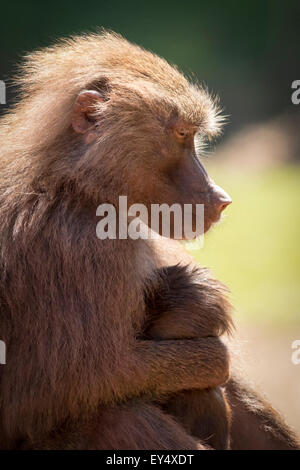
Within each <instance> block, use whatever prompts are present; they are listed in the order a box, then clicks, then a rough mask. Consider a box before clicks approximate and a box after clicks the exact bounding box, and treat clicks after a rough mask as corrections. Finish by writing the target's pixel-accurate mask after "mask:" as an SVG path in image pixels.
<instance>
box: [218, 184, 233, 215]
mask: <svg viewBox="0 0 300 470" xmlns="http://www.w3.org/2000/svg"><path fill="white" fill-rule="evenodd" d="M231 203H232V200H231V197H230V196H229V195H228V194H227V193H226V191H224V189H222V188H220V187H219V186H215V187H214V204H215V207H216V208H217V210H218V211H219V213H221V212H223V210H224V209H226V207H227V206H229V204H231Z"/></svg>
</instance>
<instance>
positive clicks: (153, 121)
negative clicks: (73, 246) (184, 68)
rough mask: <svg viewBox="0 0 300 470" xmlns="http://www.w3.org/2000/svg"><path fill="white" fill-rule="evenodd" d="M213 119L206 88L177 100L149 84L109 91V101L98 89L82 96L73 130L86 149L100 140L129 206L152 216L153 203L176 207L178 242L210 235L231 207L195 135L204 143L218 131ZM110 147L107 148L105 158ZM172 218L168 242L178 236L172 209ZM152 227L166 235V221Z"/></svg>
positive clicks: (101, 156) (101, 158) (184, 93)
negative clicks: (200, 211) (200, 217)
mask: <svg viewBox="0 0 300 470" xmlns="http://www.w3.org/2000/svg"><path fill="white" fill-rule="evenodd" d="M149 88H150V91H149ZM108 90H109V91H108ZM151 92H152V95H151ZM189 93H190V95H189ZM197 99H198V100H199V102H197ZM215 121H216V116H215V115H214V109H213V105H212V101H211V100H210V98H209V96H208V95H207V94H205V95H204V92H203V91H202V90H201V93H200V91H199V90H196V89H195V87H192V86H190V88H189V86H187V89H185V90H183V91H182V95H180V93H178V96H176V95H175V96H174V93H173V94H168V92H167V91H165V92H164V94H163V93H162V92H161V90H159V93H157V89H156V88H155V87H153V89H152V90H151V86H150V87H149V85H148V83H146V85H145V84H144V83H141V84H140V85H139V86H136V87H135V88H130V87H127V88H121V87H120V86H119V87H116V88H115V89H114V87H113V86H111V87H109V88H108V87H107V86H106V92H105V97H104V95H103V93H101V91H100V92H99V91H93V90H88V91H83V92H82V93H81V94H80V95H79V96H78V98H77V100H76V103H75V105H74V109H73V117H72V124H73V129H74V130H75V131H76V132H77V133H78V134H81V138H82V139H83V140H84V142H85V145H87V146H89V145H90V144H92V143H94V142H96V143H97V142H98V144H99V145H98V147H97V152H98V155H99V161H101V162H103V161H104V160H105V159H106V160H107V165H110V164H111V162H112V161H114V162H115V164H116V162H117V165H116V166H115V167H114V170H112V171H114V174H115V176H116V179H117V178H119V191H120V193H119V195H127V197H128V201H129V203H130V204H133V203H138V204H143V205H145V206H146V207H147V209H148V213H149V214H150V213H151V207H153V206H151V205H153V204H159V205H161V204H167V205H168V206H172V205H173V204H178V205H179V206H180V207H181V209H182V217H181V220H180V225H181V227H182V229H183V230H181V231H182V234H183V236H182V237H181V238H186V239H189V238H193V237H195V236H197V235H199V234H201V233H203V231H204V232H206V231H207V230H208V229H209V228H210V227H211V226H212V224H213V223H215V222H217V221H218V220H219V218H220V216H221V213H222V211H223V210H224V209H225V208H226V207H227V206H228V205H229V204H230V203H231V199H230V197H229V196H228V194H227V193H226V192H225V191H224V190H222V189H221V188H220V187H218V186H217V185H216V184H215V183H214V182H213V181H212V180H211V178H210V177H209V175H208V174H207V172H206V170H205V168H204V167H203V165H202V163H201V161H200V159H199V155H197V152H196V148H195V138H196V137H197V139H199V138H200V139H201V138H203V139H204V138H205V137H206V135H208V136H210V135H211V134H213V133H214V130H213V131H212V127H214V126H215V125H216V122H215ZM108 142H109V145H108ZM105 147H106V148H110V153H107V154H106V155H104V153H105V152H104V153H103V148H105ZM121 176H122V177H121ZM200 204H201V205H203V206H204V227H203V226H202V227H199V224H197V223H196V213H197V210H196V207H197V206H196V205H200ZM185 205H189V206H185ZM190 205H191V206H190ZM187 212H190V216H189V217H187V218H186V217H185V216H184V214H186V213H187ZM169 220H170V237H174V236H175V235H176V227H175V225H176V221H175V218H174V217H173V214H172V211H171V217H170V219H169ZM177 222H178V220H177ZM148 223H149V225H150V226H151V228H152V229H154V230H155V231H158V232H159V233H160V234H163V235H164V233H162V225H163V220H162V218H161V217H160V221H159V225H158V226H157V225H156V226H155V227H154V226H152V225H151V221H150V218H149V219H148ZM197 230H198V233H197ZM176 238H178V237H177V236H176Z"/></svg>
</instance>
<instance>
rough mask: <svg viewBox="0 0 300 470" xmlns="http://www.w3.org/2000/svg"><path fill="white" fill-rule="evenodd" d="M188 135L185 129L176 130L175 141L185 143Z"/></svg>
mask: <svg viewBox="0 0 300 470" xmlns="http://www.w3.org/2000/svg"><path fill="white" fill-rule="evenodd" d="M188 134H189V133H188V131H187V130H185V129H174V136H175V139H176V140H177V141H178V142H179V143H184V141H185V139H186V138H187V136H188Z"/></svg>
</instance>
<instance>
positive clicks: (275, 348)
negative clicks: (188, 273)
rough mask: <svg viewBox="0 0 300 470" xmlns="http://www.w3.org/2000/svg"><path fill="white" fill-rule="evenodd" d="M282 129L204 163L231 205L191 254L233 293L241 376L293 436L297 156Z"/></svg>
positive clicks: (299, 423) (298, 402)
mask: <svg viewBox="0 0 300 470" xmlns="http://www.w3.org/2000/svg"><path fill="white" fill-rule="evenodd" d="M284 122H286V118H284V119H283V121H282V123H283V125H280V119H279V120H275V121H274V122H272V123H268V124H266V125H263V126H256V127H251V128H248V129H245V130H243V131H242V132H240V133H239V134H238V135H235V136H233V137H232V138H231V139H230V140H229V141H228V142H227V143H225V144H224V145H223V146H221V147H220V150H218V152H217V154H216V156H211V157H208V158H207V159H205V161H204V164H205V166H206V168H208V170H209V173H210V175H211V176H212V177H213V179H214V180H215V181H216V182H217V183H218V184H219V185H220V186H222V187H223V188H224V189H226V191H227V192H228V193H229V194H230V195H231V197H232V200H233V204H232V205H231V206H230V207H229V208H227V210H226V214H225V217H224V220H223V222H222V223H221V224H219V225H217V226H216V227H215V228H214V229H213V230H212V232H211V233H209V234H207V235H206V237H205V242H204V247H203V248H202V249H201V250H199V251H191V254H192V255H193V256H195V258H196V259H197V261H198V262H199V263H200V264H201V265H204V266H209V267H210V268H211V269H212V270H213V271H214V273H215V274H216V276H217V277H218V278H219V279H220V280H222V281H223V282H225V283H226V284H227V285H228V286H229V288H230V289H231V291H232V301H233V304H234V306H235V310H236V311H235V322H236V323H237V325H238V328H237V337H238V338H240V341H239V345H238V347H237V351H238V353H237V354H236V356H237V358H238V360H239V362H241V365H240V368H241V370H242V372H243V374H246V375H247V376H248V378H249V379H250V381H251V382H252V383H253V384H254V385H255V387H256V388H258V389H259V390H260V391H261V392H264V393H265V394H266V396H267V397H268V398H269V399H270V401H271V403H272V404H273V405H274V406H275V407H276V408H278V409H279V411H281V412H282V413H283V415H284V416H285V417H286V419H287V421H288V423H290V424H291V425H293V426H294V427H295V429H297V431H298V433H299V435H300V364H299V365H294V364H293V363H292V362H291V353H292V349H291V343H292V342H293V341H294V340H295V339H300V289H299V287H300V249H299V240H300V165H298V164H297V163H296V162H297V160H298V161H299V156H300V152H299V146H298V143H297V139H298V133H297V132H296V130H295V129H294V130H292V129H293V126H292V125H290V126H289V125H287V127H286V130H284V125H285V124H284ZM252 155H253V157H252ZM272 157H274V158H272ZM235 342H236V340H235Z"/></svg>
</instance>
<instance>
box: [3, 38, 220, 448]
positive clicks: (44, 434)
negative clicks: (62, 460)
mask: <svg viewBox="0 0 300 470" xmlns="http://www.w3.org/2000/svg"><path fill="white" fill-rule="evenodd" d="M18 82H19V84H20V85H21V87H22V94H21V100H20V101H19V103H18V104H17V105H16V106H15V108H13V109H12V111H11V112H10V113H9V114H8V115H7V116H5V117H4V118H2V120H1V124H0V138H1V149H0V157H1V158H0V175H1V176H0V217H1V232H0V305H1V307H0V308H1V310H0V315H1V339H2V340H4V341H5V342H6V345H7V364H6V365H5V366H2V367H1V369H0V373H1V375H0V387H1V394H0V423H1V424H0V442H1V447H2V448H16V447H19V448H30V447H31V448H68V449H80V448H95V449H103V448H108V449H114V448H116V449H126V448H128V449H137V448H138V449H149V448H151V449H198V448H203V445H202V444H199V442H198V439H197V436H196V437H195V438H193V437H191V435H190V433H191V431H190V428H189V426H190V423H187V422H184V423H183V425H179V424H178V423H177V422H175V421H174V419H173V418H171V417H170V416H169V415H168V414H166V413H165V412H163V411H162V410H161V403H162V402H167V399H168V398H169V397H170V402H169V406H170V412H171V413H172V414H173V415H176V413H177V414H178V420H180V414H181V408H180V406H179V405H177V404H175V407H176V410H175V411H174V408H172V406H171V405H172V401H171V400H173V397H175V399H177V398H176V395H177V393H179V392H180V393H181V392H182V391H183V390H188V391H189V392H190V393H193V390H194V389H199V390H201V389H208V388H213V387H217V386H218V385H220V384H222V383H224V382H225V381H226V380H227V378H228V352H227V350H226V348H225V346H224V345H223V344H222V342H221V341H220V339H219V338H218V337H216V336H213V337H202V338H201V337H198V336H201V334H200V333H199V335H198V336H197V339H195V338H192V339H190V338H186V337H185V338H184V339H173V340H172V339H163V340H159V339H144V338H142V335H143V329H144V325H145V322H146V319H147V305H146V302H145V288H146V286H148V285H149V283H150V282H152V283H154V285H155V276H156V275H157V267H159V264H160V263H161V262H160V261H159V250H156V249H155V247H153V245H152V244H150V243H147V242H145V241H143V240H138V241H134V240H130V239H128V240H104V241H100V240H98V239H97V238H96V235H95V229H96V223H97V222H98V219H97V218H96V215H95V214H96V207H97V206H98V205H99V204H100V203H102V202H105V203H107V202H110V203H114V204H116V203H117V197H118V195H127V196H128V203H129V204H131V203H132V202H140V203H144V204H145V205H147V206H148V207H149V205H150V204H151V203H161V202H166V203H169V204H171V203H173V202H177V203H179V204H184V203H185V202H189V203H197V202H198V203H204V204H205V209H206V211H205V228H206V229H208V228H209V227H210V225H211V224H212V223H213V222H214V221H215V220H217V218H218V217H217V216H218V213H217V212H218V211H217V212H216V207H215V203H214V201H215V200H216V194H217V191H216V189H215V187H214V185H213V182H212V181H211V180H210V179H209V177H208V175H207V174H206V173H205V171H204V169H203V167H202V166H201V165H200V164H199V163H196V162H195V159H194V158H193V159H192V158H188V156H191V157H194V154H193V148H192V140H191V139H187V140H185V139H184V142H182V145H179V143H178V142H176V141H175V136H176V133H177V137H178V132H177V130H178V129H181V128H182V127H183V128H184V129H185V131H186V130H188V131H187V135H189V132H190V129H194V128H197V129H200V131H201V133H202V134H206V135H207V136H212V135H215V134H216V133H217V132H218V130H219V119H218V118H217V110H216V106H215V103H214V102H213V101H212V100H211V98H210V97H209V96H208V94H207V93H206V92H205V91H204V90H202V89H201V88H199V87H197V86H196V85H193V84H190V83H189V82H188V81H187V80H186V79H185V77H183V76H182V75H181V74H180V73H179V72H178V71H177V70H176V69H175V68H173V67H171V66H170V65H169V64H167V62H166V61H164V60H163V59H160V58H158V57H157V56H154V55H153V54H151V53H149V52H146V51H143V50H142V49H140V48H138V47H136V46H133V45H131V44H129V43H128V42H127V41H126V40H124V39H122V38H120V37H118V36H116V35H114V34H106V33H105V34H100V35H90V36H83V37H80V38H73V39H70V40H66V41H63V42H61V43H60V44H59V45H57V46H54V47H52V48H49V49H46V50H44V51H40V52H37V53H35V54H32V55H30V56H28V57H27V59H26V62H25V65H24V66H23V68H22V72H21V75H20V78H19V79H18ZM85 90H91V91H92V92H94V93H95V96H98V97H99V99H95V101H94V102H93V100H92V101H91V102H90V101H88V100H90V99H91V97H92V95H91V94H83V95H81V93H85ZM183 155H184V157H185V158H182V157H183ZM145 182H147V184H145ZM214 312H215V313H216V311H215V310H214ZM202 313H203V311H202ZM193 318H194V320H193V326H194V327H195V328H199V332H200V331H202V332H203V327H205V325H204V324H203V319H202V318H201V310H200V312H199V315H198V316H197V315H195V317H193ZM225 318H226V317H225ZM210 321H212V325H213V326H214V328H216V331H220V330H223V329H224V321H225V323H226V320H224V318H220V317H219V316H218V315H217V318H210ZM184 322H185V324H186V320H184ZM167 327H168V325H167ZM204 336H205V335H204ZM218 390H219V389H217V390H216V393H218ZM189 392H187V393H189ZM197 393H199V392H197ZM200 393H201V392H200ZM178 396H179V397H180V394H179V395H177V397H178ZM202 397H203V396H202ZM213 398H214V397H211V400H213ZM215 398H216V399H217V400H218V397H215ZM202 399H203V398H202ZM181 403H182V402H181ZM190 403H192V400H191V402H190ZM199 403H200V402H199V401H198V402H197V399H196V402H195V403H194V404H193V406H192V407H191V408H192V410H191V414H192V415H191V417H192V418H194V416H193V414H194V413H195V409H197V406H198V405H199ZM210 403H211V402H210ZM222 403H224V401H223V398H222ZM195 407H196V408H195ZM206 411H207V410H206ZM201 412H203V410H202V411H201ZM212 412H213V413H215V412H216V409H213V410H212ZM225 416H226V413H225ZM192 421H193V422H194V419H192ZM184 426H185V427H186V429H188V428H189V429H188V431H186V430H185V429H184ZM195 434H196V431H195Z"/></svg>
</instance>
